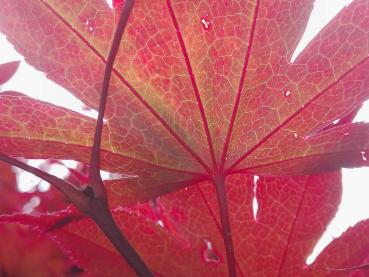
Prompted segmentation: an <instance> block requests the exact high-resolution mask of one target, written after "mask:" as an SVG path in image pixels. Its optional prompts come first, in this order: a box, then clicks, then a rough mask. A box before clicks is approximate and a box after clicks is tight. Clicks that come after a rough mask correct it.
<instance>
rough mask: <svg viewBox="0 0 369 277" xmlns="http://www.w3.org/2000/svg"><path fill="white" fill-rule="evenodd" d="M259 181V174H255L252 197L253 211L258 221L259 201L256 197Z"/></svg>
mask: <svg viewBox="0 0 369 277" xmlns="http://www.w3.org/2000/svg"><path fill="white" fill-rule="evenodd" d="M258 182H259V176H257V175H255V176H254V189H253V197H252V212H253V217H254V220H255V221H257V214H258V209H259V203H258V199H257V197H256V195H257V189H258Z"/></svg>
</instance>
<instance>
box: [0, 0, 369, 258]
mask: <svg viewBox="0 0 369 277" xmlns="http://www.w3.org/2000/svg"><path fill="white" fill-rule="evenodd" d="M108 2H110V1H108ZM351 2H352V0H317V1H316V3H315V5H314V11H313V13H312V15H311V18H310V20H309V23H308V26H307V29H306V32H305V34H304V37H303V38H302V40H301V42H300V44H299V46H298V47H297V49H296V52H295V54H294V55H293V57H292V61H293V60H294V59H295V58H296V57H297V55H298V54H299V53H300V52H301V51H302V50H303V49H304V47H305V46H306V45H307V43H309V41H311V40H312V39H313V37H314V36H315V35H316V34H317V33H318V32H319V31H320V30H321V28H323V27H324V26H325V25H326V24H327V23H329V21H330V20H331V19H332V18H333V17H334V16H335V15H336V14H337V13H338V12H339V11H340V10H341V9H342V8H344V7H345V5H348V4H349V3H351ZM0 49H1V55H0V64H1V63H4V62H8V61H13V60H22V62H21V65H20V67H19V69H18V71H17V73H16V75H15V76H14V77H13V78H12V79H11V80H10V81H9V82H8V83H6V84H5V85H4V86H3V87H2V88H1V90H2V91H5V90H14V91H19V92H22V93H24V94H27V95H29V96H31V97H33V98H37V99H40V100H43V101H47V102H50V103H53V104H55V105H58V106H64V107H66V108H68V109H71V110H74V111H77V112H79V113H82V114H85V115H87V116H91V117H93V118H96V117H97V112H96V111H93V110H86V109H85V108H84V105H83V103H82V102H81V101H79V100H78V99H76V98H75V97H74V96H72V95H71V94H70V93H69V92H68V91H66V90H64V89H63V88H62V87H60V86H58V85H56V84H55V83H53V82H52V81H50V80H48V79H46V78H45V74H43V73H41V72H39V71H36V70H35V69H34V68H32V67H31V66H29V65H28V64H27V63H26V62H24V61H23V58H22V56H21V55H19V54H18V53H17V52H16V51H15V50H14V49H13V47H12V46H11V45H10V44H9V43H8V42H7V41H6V39H5V36H3V35H1V34H0ZM355 121H366V122H369V105H368V104H365V105H364V107H363V108H362V110H361V111H360V112H359V114H358V115H357V117H356V118H355ZM39 164H40V161H34V162H33V165H35V166H38V165H39ZM70 165H72V164H70ZM63 170H64V171H63ZM52 173H54V174H58V175H61V176H63V175H65V174H66V172H65V168H64V169H63V167H60V168H59V169H53V172H52ZM22 176H23V177H22V178H21V179H20V180H21V181H22V183H23V185H22V186H20V190H22V191H24V190H27V189H30V188H32V187H34V185H35V184H37V183H38V182H39V179H38V178H36V177H31V176H30V174H22ZM20 177H21V176H20ZM367 180H369V169H368V168H359V169H344V170H343V197H342V203H341V205H340V207H339V210H338V212H337V215H336V217H335V218H334V220H333V221H332V222H331V224H330V225H329V227H328V230H327V232H326V233H325V234H324V235H323V237H322V239H321V240H320V242H319V243H318V245H317V247H316V249H315V250H314V253H313V255H312V256H310V257H309V258H308V260H307V263H308V264H310V263H311V262H313V260H314V259H315V257H316V255H317V254H318V253H319V252H320V251H321V250H322V249H323V248H324V247H325V246H326V245H327V244H328V243H329V242H330V241H331V240H332V238H334V237H338V236H340V235H341V233H342V232H343V231H345V230H346V229H347V228H348V227H349V226H353V225H354V224H355V223H356V222H358V221H360V220H362V219H365V218H369V203H368V200H367V199H368V196H369V186H368V185H367V184H366V182H367ZM41 189H47V185H46V184H43V186H41Z"/></svg>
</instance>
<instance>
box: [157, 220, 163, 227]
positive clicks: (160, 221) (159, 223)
mask: <svg viewBox="0 0 369 277" xmlns="http://www.w3.org/2000/svg"><path fill="white" fill-rule="evenodd" d="M155 223H156V225H159V226H160V227H162V228H164V222H163V220H161V219H159V220H157V221H156V222H155Z"/></svg>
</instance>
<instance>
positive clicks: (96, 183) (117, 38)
mask: <svg viewBox="0 0 369 277" xmlns="http://www.w3.org/2000/svg"><path fill="white" fill-rule="evenodd" d="M133 3H134V1H133V0H127V1H126V2H125V3H124V7H123V10H122V12H121V14H120V17H119V21H118V25H117V28H116V30H115V33H114V38H113V42H112V45H111V48H110V51H109V55H108V59H107V61H106V67H105V73H104V81H103V86H102V91H101V96H100V104H99V115H98V118H97V123H96V130H95V136H94V144H93V148H92V153H91V159H90V172H89V177H90V182H91V186H92V189H93V191H94V194H95V197H97V198H100V197H101V198H105V197H106V191H105V187H104V185H103V181H102V179H101V176H100V148H101V134H102V130H103V123H104V114H105V108H106V102H107V98H108V91H109V82H110V77H111V72H112V69H113V65H114V60H115V57H116V55H117V53H118V49H119V45H120V42H121V39H122V36H123V33H124V29H125V27H126V25H127V21H128V18H129V15H130V13H131V10H132V7H133Z"/></svg>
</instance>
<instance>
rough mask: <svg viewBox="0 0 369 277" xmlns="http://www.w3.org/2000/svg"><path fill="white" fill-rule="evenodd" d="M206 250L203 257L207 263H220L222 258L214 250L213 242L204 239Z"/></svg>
mask: <svg viewBox="0 0 369 277" xmlns="http://www.w3.org/2000/svg"><path fill="white" fill-rule="evenodd" d="M204 243H205V248H204V250H203V252H202V257H203V258H204V261H205V262H207V263H220V258H219V256H218V254H217V253H216V251H215V250H214V248H213V244H212V243H211V241H209V240H207V239H204Z"/></svg>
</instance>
